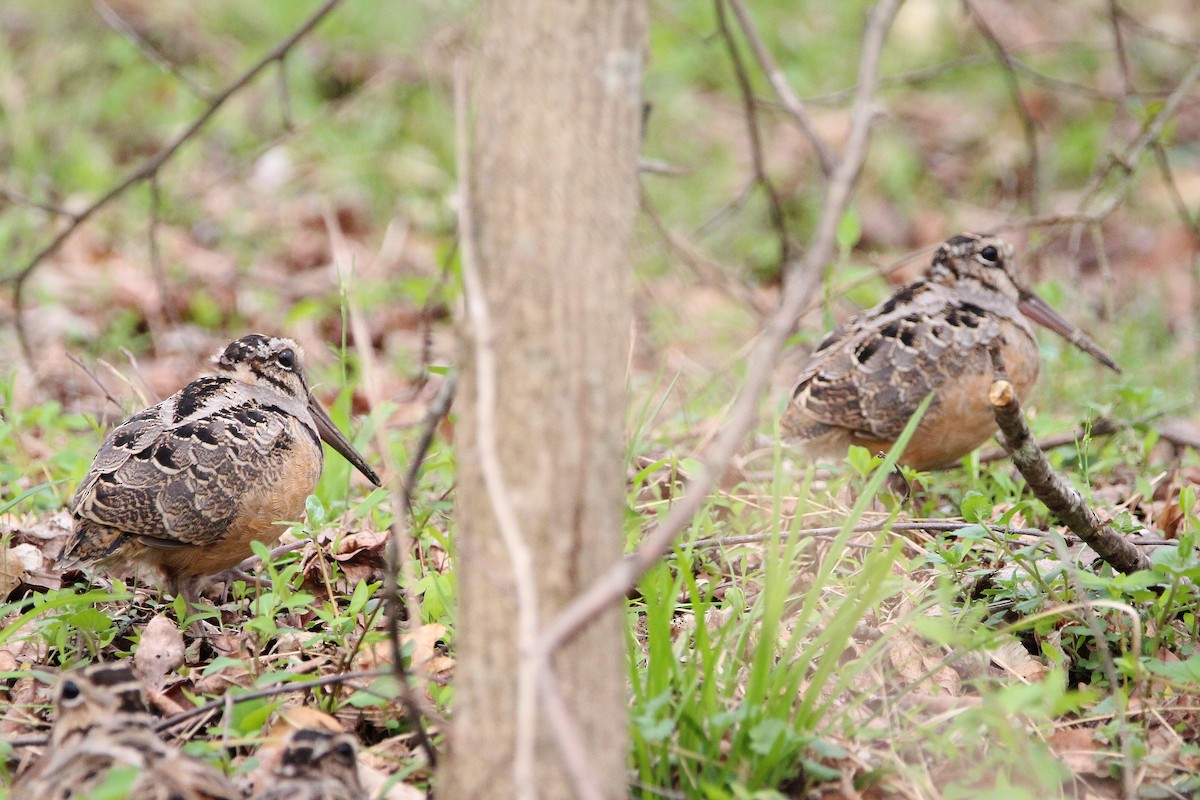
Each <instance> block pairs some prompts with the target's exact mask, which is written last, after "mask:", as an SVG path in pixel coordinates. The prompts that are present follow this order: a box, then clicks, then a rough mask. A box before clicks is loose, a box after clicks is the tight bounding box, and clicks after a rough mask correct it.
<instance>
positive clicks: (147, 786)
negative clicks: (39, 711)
mask: <svg viewBox="0 0 1200 800" xmlns="http://www.w3.org/2000/svg"><path fill="white" fill-rule="evenodd" d="M55 707H56V710H57V717H56V718H55V720H54V725H53V728H52V729H51V732H50V743H49V744H48V745H47V746H46V750H45V752H44V753H43V754H42V757H41V759H40V760H39V761H38V762H37V763H35V764H34V765H33V767H32V768H31V769H30V770H29V771H28V772H26V773H25V774H23V775H21V776H20V777H18V778H17V781H16V782H15V783H14V784H13V787H12V798H13V800H73V798H89V797H93V796H94V795H95V793H96V792H97V790H98V789H99V787H101V786H102V785H104V786H106V787H107V788H108V789H109V790H110V792H109V793H108V794H105V795H104V796H105V797H117V796H120V797H136V798H138V800H237V799H238V798H241V796H242V794H241V792H239V791H238V790H237V789H236V788H235V787H234V785H233V784H232V783H231V782H230V781H229V779H228V778H226V777H225V776H224V775H223V774H222V773H221V772H220V771H218V770H217V769H216V768H215V767H212V766H211V765H209V764H208V763H206V762H204V761H201V760H200V759H198V758H194V757H192V756H189V755H185V754H183V753H181V752H179V751H178V750H176V749H174V748H173V747H170V746H168V745H167V744H166V743H165V742H163V741H162V740H161V739H159V738H158V734H156V733H155V732H154V728H153V718H152V717H151V716H150V713H149V712H148V711H147V709H146V704H145V700H144V699H143V696H142V688H141V685H140V684H139V683H138V682H137V679H136V678H135V677H134V674H133V670H131V669H130V668H129V667H128V666H126V665H123V664H93V665H91V666H89V667H85V668H83V669H81V670H72V671H71V672H68V673H66V674H64V675H63V677H62V678H61V679H60V680H59V683H58V686H57V689H56V693H55ZM119 772H124V773H126V775H125V778H126V780H125V781H124V782H123V783H124V785H125V786H127V788H128V790H127V791H126V792H125V793H123V794H120V793H113V792H115V790H116V785H117V784H121V783H122V780H121V778H122V776H121V775H120V774H117V773H119Z"/></svg>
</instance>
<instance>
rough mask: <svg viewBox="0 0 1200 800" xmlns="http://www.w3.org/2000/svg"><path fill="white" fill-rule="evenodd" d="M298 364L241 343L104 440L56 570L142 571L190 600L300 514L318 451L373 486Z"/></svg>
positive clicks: (296, 349) (289, 356)
mask: <svg viewBox="0 0 1200 800" xmlns="http://www.w3.org/2000/svg"><path fill="white" fill-rule="evenodd" d="M303 360H304V354H303V351H302V350H301V349H300V346H299V345H297V344H296V343H295V342H293V341H292V340H291V339H283V338H275V337H269V336H263V335H261V334H251V335H249V336H244V337H242V338H241V339H238V340H237V341H235V342H232V343H231V344H229V346H227V347H226V348H224V349H223V350H222V351H221V352H219V353H218V354H217V355H216V356H215V357H214V358H213V367H214V368H213V372H212V374H209V375H204V376H202V377H200V378H198V379H197V380H195V381H192V382H191V383H189V384H188V385H187V386H185V387H184V388H183V389H182V390H180V391H179V392H177V393H176V394H174V395H172V396H171V397H169V398H167V399H166V400H164V401H163V402H161V403H159V404H158V405H156V406H153V407H152V408H148V409H146V410H145V411H142V412H141V413H139V414H135V415H134V416H132V417H130V418H129V419H127V420H125V421H124V422H123V423H121V424H120V425H119V426H117V427H116V428H115V429H113V431H112V432H111V433H109V435H108V436H107V438H105V440H104V443H103V444H102V445H101V446H100V452H99V453H97V454H96V459H95V461H93V462H92V467H91V469H90V470H89V471H88V474H87V476H86V477H85V478H84V479H83V482H82V483H81V484H80V485H79V490H78V491H77V492H76V493H75V498H74V500H72V502H71V514H72V515H73V517H74V533H73V534H72V536H71V539H70V541H69V542H68V543H67V545H66V548H65V549H64V550H63V554H62V555H61V556H60V558H59V566H60V568H64V569H65V568H70V567H75V566H78V565H81V564H87V563H93V564H99V565H102V566H110V567H125V566H128V565H130V564H132V563H135V562H136V563H142V564H148V565H150V566H152V567H156V568H157V569H159V570H160V571H161V572H162V573H163V574H164V576H165V577H166V580H167V585H168V588H169V589H170V591H172V592H174V593H179V592H182V593H183V595H184V597H186V598H187V599H189V600H194V599H195V595H196V593H197V589H198V585H199V583H200V581H202V580H203V579H204V578H205V577H206V576H209V575H213V574H216V573H218V572H221V571H223V570H227V569H229V568H230V567H233V566H234V565H236V564H237V563H238V562H240V561H241V560H242V559H244V558H246V557H247V556H249V555H250V554H251V549H250V543H251V542H254V541H259V542H265V543H268V544H269V543H272V542H274V541H275V540H277V539H278V538H279V535H280V534H281V533H282V532H283V528H282V527H281V526H279V525H278V524H277V523H279V522H280V521H286V520H296V519H299V518H300V516H301V515H302V514H303V513H304V502H305V499H306V498H307V497H308V495H309V494H311V493H312V491H313V489H314V488H315V487H316V485H317V480H318V479H319V478H320V476H321V468H322V465H323V461H324V454H323V452H322V449H321V440H322V439H323V440H325V441H326V442H328V443H329V445H330V446H331V447H333V449H334V450H336V451H337V452H338V453H340V454H341V455H342V456H344V457H345V458H346V460H348V461H349V462H350V463H351V464H353V465H354V466H355V467H357V468H358V470H359V472H361V473H362V474H363V475H365V476H366V477H367V479H368V480H370V481H371V483H373V484H375V485H376V486H378V485H379V484H380V480H379V476H378V475H376V474H375V471H374V470H373V469H371V467H370V466H368V465H367V463H366V460H365V459H363V457H362V456H361V455H359V453H358V451H357V450H355V449H354V447H353V445H351V444H350V442H349V440H347V439H346V437H345V436H344V435H343V434H342V432H341V431H339V430H338V429H337V426H335V425H334V424H333V421H332V420H331V419H330V418H329V415H328V414H327V413H326V412H325V409H323V408H322V407H321V405H320V403H318V402H317V400H316V399H315V398H314V397H313V396H312V395H311V394H310V393H309V390H308V384H307V382H306V381H305V378H304V366H303Z"/></svg>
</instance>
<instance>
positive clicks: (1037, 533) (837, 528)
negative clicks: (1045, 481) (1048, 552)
mask: <svg viewBox="0 0 1200 800" xmlns="http://www.w3.org/2000/svg"><path fill="white" fill-rule="evenodd" d="M976 527H981V528H986V529H987V530H989V531H992V532H993V533H1001V534H1004V535H1006V536H1032V537H1034V538H1037V539H1063V540H1064V541H1066V542H1067V543H1068V544H1071V543H1076V542H1082V541H1083V540H1082V539H1080V538H1079V537H1078V536H1074V535H1071V534H1059V533H1057V532H1054V531H1043V530H1041V529H1039V528H1013V527H1009V526H1008V525H991V524H982V523H974V522H952V521H949V520H925V521H924V522H919V521H914V522H886V521H885V522H864V523H862V524H860V525H855V526H854V527H853V528H852V529H851V530H852V532H854V533H872V532H875V531H931V532H938V533H957V532H958V531H961V530H964V529H966V528H976ZM842 530H843V526H841V525H833V526H827V527H822V528H800V529H798V530H795V531H784V532H783V533H782V535H781V534H779V533H748V534H745V535H742V536H713V537H711V538H708V539H697V540H696V541H694V542H691V543H689V544H688V545H687V549H689V550H715V549H719V548H722V547H734V546H736V545H743V544H761V543H763V542H768V541H771V540H773V539H779V541H780V542H783V541H786V540H787V539H789V538H791V537H792V536H810V537H813V538H821V537H824V536H835V535H837V534H839V533H841V532H842ZM1129 541H1130V542H1131V543H1133V544H1136V545H1142V546H1145V547H1176V546H1178V544H1179V542H1177V541H1174V540H1171V539H1163V538H1161V537H1156V536H1131V537H1129Z"/></svg>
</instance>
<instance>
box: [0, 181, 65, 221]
mask: <svg viewBox="0 0 1200 800" xmlns="http://www.w3.org/2000/svg"><path fill="white" fill-rule="evenodd" d="M0 198H3V199H5V200H7V201H8V202H10V203H13V204H14V205H19V206H27V207H29V208H36V209H38V210H39V211H45V212H46V213H47V214H53V215H54V216H56V217H66V218H67V219H74V218H75V217H76V216H77V215H76V214H75V212H74V211H71V210H70V209H67V208H63V207H62V206H56V205H53V204H51V203H44V202H42V201H40V200H34V199H33V198H32V197H28V196H27V195H24V194H22V193H21V192H18V191H17V190H16V189H8V188H5V187H4V186H0Z"/></svg>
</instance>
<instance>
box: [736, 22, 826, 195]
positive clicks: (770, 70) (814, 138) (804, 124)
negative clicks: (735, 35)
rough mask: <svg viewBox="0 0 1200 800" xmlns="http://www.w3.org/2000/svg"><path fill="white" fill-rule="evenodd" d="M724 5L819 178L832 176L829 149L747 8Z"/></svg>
mask: <svg viewBox="0 0 1200 800" xmlns="http://www.w3.org/2000/svg"><path fill="white" fill-rule="evenodd" d="M725 2H727V3H728V4H729V7H730V8H731V9H733V15H734V16H735V17H737V20H738V25H739V26H741V29H742V34H743V35H744V36H745V37H746V41H747V42H749V43H750V49H751V50H753V51H754V57H755V58H756V59H758V65H759V66H760V67H762V71H763V72H764V73H766V76H767V80H768V81H770V82H771V88H772V89H774V90H775V94H776V95H777V96H778V97H779V102H780V103H782V104H783V108H784V110H785V111H786V112H787V113H788V116H789V117H791V118H792V121H793V122H795V123H796V127H798V128H799V129H800V132H801V133H802V134H804V138H806V139H807V140H808V143H809V145H810V146H811V147H812V149H813V153H814V154H816V157H817V163H818V164H819V165H820V167H821V174H822V175H824V176H825V177H827V178H828V177H829V176H830V175H831V174H833V156H832V155H830V153H829V149H828V148H827V147H826V146H825V141H824V140H823V139H822V138H821V137H820V136H819V135H818V134H817V130H816V128H815V127H813V124H812V120H810V119H809V117H808V112H807V111H806V110H805V108H804V103H802V102H800V98H799V97H797V96H796V93H795V92H793V91H792V87H791V84H789V83H788V81H787V76H785V75H784V74H783V70H781V69H780V68H779V64H778V63H776V61H775V57H774V56H773V55H771V51H770V50H769V49H767V46H766V45H765V44H763V40H762V37H761V36H760V35H759V33H758V28H757V27H755V25H754V20H753V18H751V16H750V13H749V12H748V11H747V10H746V6H745V5H744V4H743V3H742V0H725Z"/></svg>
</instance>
